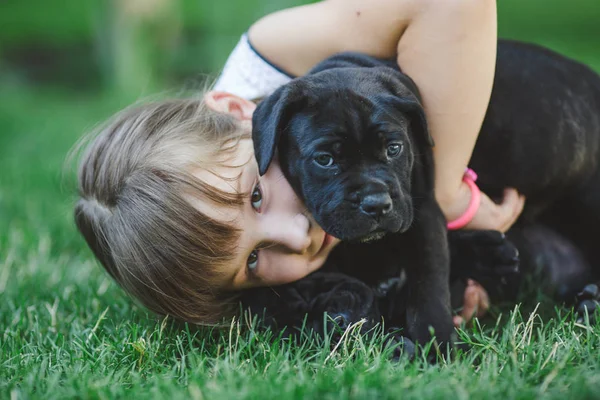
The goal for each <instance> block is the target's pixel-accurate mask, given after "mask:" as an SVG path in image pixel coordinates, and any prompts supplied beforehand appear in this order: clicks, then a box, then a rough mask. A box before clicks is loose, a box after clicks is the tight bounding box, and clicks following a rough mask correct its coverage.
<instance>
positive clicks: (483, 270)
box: [448, 230, 519, 283]
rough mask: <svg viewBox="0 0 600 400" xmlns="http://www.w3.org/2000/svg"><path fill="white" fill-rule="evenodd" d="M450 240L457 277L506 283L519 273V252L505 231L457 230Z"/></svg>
mask: <svg viewBox="0 0 600 400" xmlns="http://www.w3.org/2000/svg"><path fill="white" fill-rule="evenodd" d="M448 240H449V245H450V250H451V260H452V267H451V269H452V275H453V276H454V277H468V278H473V279H475V280H476V281H486V280H493V281H496V282H501V283H506V282H507V280H508V279H510V278H512V277H514V276H515V275H516V274H518V273H519V251H518V250H517V248H516V247H515V245H514V244H513V243H512V242H511V241H509V240H508V239H507V238H506V236H505V235H504V234H503V233H502V232H498V231H468V230H467V231H453V232H450V233H449V234H448Z"/></svg>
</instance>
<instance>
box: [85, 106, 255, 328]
mask: <svg viewBox="0 0 600 400" xmlns="http://www.w3.org/2000/svg"><path fill="white" fill-rule="evenodd" d="M242 136H243V132H242V129H240V126H239V123H238V121H237V120H236V119H235V118H234V117H232V116H230V115H227V114H221V113H217V112H214V111H212V110H210V109H209V108H207V107H206V106H205V105H204V102H203V101H202V100H201V99H200V98H185V99H170V100H164V101H159V102H153V103H149V104H144V105H140V106H136V107H132V108H129V109H126V110H124V111H122V112H120V113H119V114H117V115H116V116H114V117H113V118H112V119H111V120H110V121H109V122H108V123H107V124H106V125H105V126H104V127H103V128H102V129H101V130H100V131H99V132H98V134H97V136H95V137H94V139H93V140H92V142H91V143H90V145H89V146H88V148H87V150H86V152H85V153H84V155H83V157H82V159H81V161H80V165H79V171H78V184H79V195H80V198H79V200H78V201H77V204H76V206H75V222H76V224H77V227H78V229H79V231H80V232H81V234H82V235H83V236H84V238H85V240H86V242H87V244H88V245H89V247H90V248H91V249H92V251H93V252H94V254H95V255H96V257H97V258H98V260H100V262H101V263H102V265H103V266H104V268H105V269H106V270H107V271H108V273H109V274H110V275H111V276H112V277H113V278H114V279H115V280H116V281H117V282H118V283H119V285H120V286H122V287H123V288H124V289H125V290H126V291H127V292H128V293H130V294H131V295H133V296H134V297H136V298H137V299H138V300H140V301H141V302H142V303H143V304H144V305H145V306H146V307H148V308H149V309H150V310H152V311H154V312H156V313H159V314H163V315H172V316H174V317H176V318H178V319H181V320H184V321H189V322H195V323H203V324H214V323H218V322H220V321H221V320H222V318H223V317H224V316H226V315H227V314H228V313H229V312H230V311H232V310H233V309H234V307H233V306H234V303H233V301H232V300H233V299H232V296H231V294H230V293H227V292H225V291H223V290H221V289H220V288H221V287H222V286H223V280H224V279H226V277H224V276H223V274H222V273H221V272H220V271H221V270H222V268H220V267H222V266H223V265H226V264H227V263H228V262H231V261H232V259H233V256H234V254H235V249H236V245H237V242H238V239H239V234H240V232H239V230H237V229H236V228H234V227H233V226H231V225H229V224H227V223H224V222H220V221H216V220H214V219H212V218H210V217H208V216H207V215H205V214H203V213H202V212H200V211H199V210H197V209H196V208H194V207H193V206H192V204H191V201H190V199H192V198H195V199H197V198H199V199H201V200H205V201H206V200H208V201H212V202H214V203H216V204H220V205H226V206H232V207H233V206H239V205H241V204H242V203H243V201H244V196H245V195H244V194H240V193H233V194H232V193H228V192H225V191H222V190H219V189H217V188H214V187H212V186H210V185H208V184H207V183H204V182H202V181H201V180H199V179H197V178H195V177H194V175H193V174H192V172H193V171H195V170H197V169H198V168H201V169H206V170H209V171H210V170H211V169H212V168H214V167H215V165H219V164H221V165H223V164H224V161H225V160H226V159H227V155H228V154H231V152H232V151H233V150H235V148H236V146H237V143H238V141H239V139H241V138H242Z"/></svg>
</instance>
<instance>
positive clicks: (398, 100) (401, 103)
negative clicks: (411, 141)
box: [377, 94, 434, 147]
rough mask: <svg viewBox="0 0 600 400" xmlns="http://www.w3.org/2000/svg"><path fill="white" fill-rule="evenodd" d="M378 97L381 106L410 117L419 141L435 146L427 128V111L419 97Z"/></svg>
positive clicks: (412, 128) (412, 127) (411, 125)
mask: <svg viewBox="0 0 600 400" xmlns="http://www.w3.org/2000/svg"><path fill="white" fill-rule="evenodd" d="M378 97H379V98H378V101H377V103H378V104H379V105H382V106H384V107H391V108H393V109H395V110H400V111H402V112H403V113H405V114H406V115H408V116H409V118H410V127H411V130H412V131H413V132H414V133H415V136H416V137H417V139H421V140H422V141H424V144H425V145H427V146H430V147H433V146H434V142H433V138H432V137H431V134H430V133H429V128H428V127H427V119H426V118H425V110H424V109H423V106H422V105H421V102H420V101H419V99H418V98H417V96H414V95H412V94H411V95H408V96H395V95H382V96H378Z"/></svg>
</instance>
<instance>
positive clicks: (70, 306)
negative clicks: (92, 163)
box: [0, 53, 600, 399]
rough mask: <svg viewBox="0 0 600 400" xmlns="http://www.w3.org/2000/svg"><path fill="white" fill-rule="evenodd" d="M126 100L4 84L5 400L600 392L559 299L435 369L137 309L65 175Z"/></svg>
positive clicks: (596, 372)
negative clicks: (81, 143)
mask: <svg viewBox="0 0 600 400" xmlns="http://www.w3.org/2000/svg"><path fill="white" fill-rule="evenodd" d="M586 56H588V54H587V53H586ZM594 61H596V62H594ZM597 61H598V59H597V58H596V59H595V60H590V62H591V63H592V64H594V65H596V66H598V67H600V62H597ZM130 100H132V99H123V98H114V97H111V96H98V95H96V96H89V97H86V96H83V95H74V94H72V93H57V92H53V91H41V90H36V91H33V89H24V88H21V87H16V88H10V87H0V127H1V131H0V398H12V399H17V398H45V399H51V398H65V397H77V398H110V397H125V396H127V397H129V396H139V397H141V396H144V397H150V396H152V397H157V398H161V397H169V398H172V399H175V398H186V399H188V398H192V399H217V398H235V399H244V398H319V399H326V398H332V399H343V398H393V399H396V398H406V399H412V398H415V399H423V398H443V399H446V398H461V399H462V398H499V397H504V398H534V397H548V398H557V399H564V398H567V397H568V398H600V353H599V352H600V324H596V325H595V326H593V325H592V326H590V325H589V324H575V322H574V319H573V318H572V316H571V315H570V314H569V311H568V310H566V309H561V308H558V309H551V308H550V309H547V308H546V309H544V310H542V311H540V312H538V311H535V307H534V306H531V305H527V306H523V307H522V308H521V310H520V311H518V310H516V311H515V310H514V309H511V308H503V309H500V310H497V312H496V313H495V314H494V315H493V316H491V317H490V318H488V319H486V320H485V321H482V326H476V327H474V328H470V329H468V330H466V331H463V332H461V333H460V334H461V337H462V339H463V340H464V341H467V342H469V343H471V346H472V350H471V351H470V352H469V353H467V354H465V355H462V356H459V357H458V358H457V359H456V360H455V361H454V362H452V363H449V364H439V365H435V366H431V365H428V364H427V363H424V362H422V361H417V362H414V363H406V362H400V363H393V362H391V361H389V354H390V349H382V339H381V337H376V338H374V339H367V338H363V337H360V336H358V335H355V334H352V333H351V334H349V335H348V337H347V338H346V340H345V341H344V342H343V343H342V344H341V345H340V346H339V347H337V348H336V349H334V350H332V349H331V347H330V345H329V343H328V341H327V340H325V341H324V342H323V341H319V340H316V339H315V338H314V337H307V338H306V339H305V340H304V341H303V342H302V343H300V344H297V345H296V344H290V343H289V342H287V341H286V340H282V339H281V338H277V337H271V336H270V335H268V334H262V333H261V334H258V333H257V332H255V331H253V330H252V329H251V327H248V326H247V324H245V323H241V324H240V323H234V324H232V325H231V328H230V329H225V330H223V331H208V330H200V331H194V330H192V329H190V328H189V327H183V328H182V327H180V326H177V325H175V324H173V323H172V322H171V321H169V320H161V319H156V318H155V317H153V316H152V315H150V314H148V313H146V312H145V311H144V310H142V309H140V308H139V307H137V306H135V305H133V304H132V302H131V301H130V300H129V299H128V298H127V297H126V296H125V295H124V294H123V293H122V292H121V291H120V290H119V289H118V288H117V287H116V285H114V284H113V283H112V282H111V281H110V280H109V279H108V278H107V277H106V276H105V275H104V273H103V272H102V270H101V268H100V267H99V266H98V265H97V264H96V263H95V262H94V261H93V259H92V257H91V253H90V252H89V251H88V250H87V248H86V247H85V246H84V243H83V241H82V240H81V239H80V238H79V236H78V235H77V233H76V231H75V228H74V226H73V223H72V215H71V203H72V200H73V198H74V185H73V180H72V175H71V174H69V173H67V174H66V175H65V176H64V177H63V169H64V158H65V154H66V153H67V151H68V150H69V148H70V147H71V146H72V145H73V143H74V142H75V141H76V140H77V138H78V137H79V136H80V135H81V133H82V132H84V131H87V130H89V129H90V128H92V127H93V125H94V124H95V123H96V122H97V121H100V120H102V119H104V118H105V117H106V116H107V115H109V114H110V113H112V112H114V111H116V110H118V109H119V108H121V107H122V106H124V105H125V104H127V103H128V102H129V101H130ZM533 303H535V302H533Z"/></svg>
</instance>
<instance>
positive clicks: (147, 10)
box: [98, 0, 181, 96]
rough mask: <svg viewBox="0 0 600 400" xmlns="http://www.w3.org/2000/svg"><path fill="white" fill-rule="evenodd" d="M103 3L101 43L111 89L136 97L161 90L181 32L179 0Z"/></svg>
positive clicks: (135, 0)
mask: <svg viewBox="0 0 600 400" xmlns="http://www.w3.org/2000/svg"><path fill="white" fill-rule="evenodd" d="M104 4H105V9H104V11H103V14H104V18H102V20H101V21H100V26H99V28H100V29H99V30H98V32H99V35H98V41H99V44H100V48H101V53H102V54H101V59H102V63H103V65H104V68H103V70H104V71H105V76H106V79H107V81H108V83H109V87H111V88H112V89H113V90H117V91H120V92H123V93H125V94H128V95H133V96H140V95H143V94H148V93H149V92H152V91H154V90H156V88H159V87H162V82H163V81H164V79H165V70H166V66H167V64H168V62H169V60H170V54H171V53H172V51H173V48H174V47H175V45H176V42H177V40H178V38H179V35H180V31H181V18H180V14H179V7H178V0H111V1H107V2H105V3H104Z"/></svg>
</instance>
